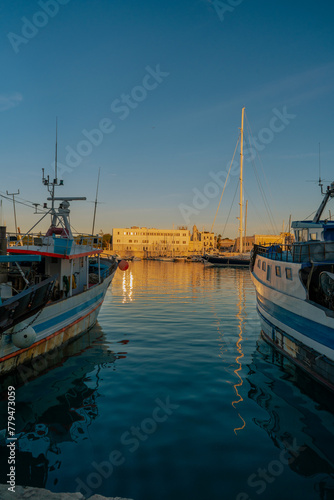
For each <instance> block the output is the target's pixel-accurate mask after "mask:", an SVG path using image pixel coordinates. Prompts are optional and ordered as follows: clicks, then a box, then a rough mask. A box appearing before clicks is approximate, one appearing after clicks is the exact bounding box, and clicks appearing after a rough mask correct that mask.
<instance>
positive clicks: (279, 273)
mask: <svg viewBox="0 0 334 500" xmlns="http://www.w3.org/2000/svg"><path fill="white" fill-rule="evenodd" d="M275 272H276V276H278V277H279V278H281V276H282V274H281V266H275Z"/></svg>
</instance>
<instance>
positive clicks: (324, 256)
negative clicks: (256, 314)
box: [254, 241, 334, 263]
mask: <svg viewBox="0 0 334 500" xmlns="http://www.w3.org/2000/svg"><path fill="white" fill-rule="evenodd" d="M255 247H256V248H255ZM254 250H255V251H256V253H257V255H262V256H263V257H266V258H268V259H272V260H279V261H283V262H294V263H302V262H328V261H334V241H308V242H305V243H304V242H303V243H293V244H288V245H283V244H280V245H271V246H262V245H254Z"/></svg>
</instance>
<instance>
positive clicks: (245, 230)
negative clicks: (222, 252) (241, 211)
mask: <svg viewBox="0 0 334 500" xmlns="http://www.w3.org/2000/svg"><path fill="white" fill-rule="evenodd" d="M247 208H248V200H246V206H245V228H244V235H245V245H246V246H247Z"/></svg>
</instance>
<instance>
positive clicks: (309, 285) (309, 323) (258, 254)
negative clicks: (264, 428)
mask: <svg viewBox="0 0 334 500" xmlns="http://www.w3.org/2000/svg"><path fill="white" fill-rule="evenodd" d="M319 184H320V186H321V192H322V194H323V195H324V198H323V201H322V203H321V204H320V206H319V208H318V210H317V212H316V214H315V216H314V218H313V220H312V221H305V220H304V221H296V222H293V223H292V228H293V229H294V233H295V242H294V243H291V244H288V245H274V246H270V247H264V246H257V245H255V246H254V250H253V253H252V257H251V266H250V267H251V276H252V280H253V283H254V285H255V289H256V298H257V309H258V312H259V315H260V319H261V323H262V335H263V338H264V339H265V340H266V341H267V342H268V343H270V344H271V345H272V346H273V347H274V348H275V349H277V350H278V351H279V352H280V353H282V354H284V355H285V356H286V357H288V358H289V359H290V360H291V361H293V362H294V363H295V364H296V365H297V366H299V367H300V368H302V369H303V370H305V371H306V372H307V373H308V374H309V375H311V376H312V377H313V378H315V379H316V380H318V381H320V382H321V383H323V384H324V385H326V386H327V387H329V388H330V389H331V390H334V221H331V220H328V219H326V220H320V217H321V216H322V213H323V211H324V209H325V207H326V204H327V202H328V201H329V199H330V198H333V197H334V182H332V184H331V186H328V187H327V190H326V192H323V189H322V184H321V182H320V183H319Z"/></svg>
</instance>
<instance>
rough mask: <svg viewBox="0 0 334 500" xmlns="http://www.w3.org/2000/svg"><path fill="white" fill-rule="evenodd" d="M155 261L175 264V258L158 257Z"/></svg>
mask: <svg viewBox="0 0 334 500" xmlns="http://www.w3.org/2000/svg"><path fill="white" fill-rule="evenodd" d="M154 260H159V261H161V262H175V259H174V257H156V258H155V259H154Z"/></svg>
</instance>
